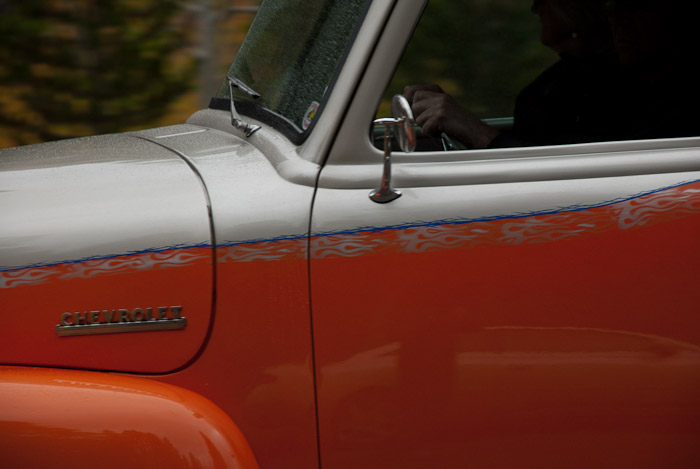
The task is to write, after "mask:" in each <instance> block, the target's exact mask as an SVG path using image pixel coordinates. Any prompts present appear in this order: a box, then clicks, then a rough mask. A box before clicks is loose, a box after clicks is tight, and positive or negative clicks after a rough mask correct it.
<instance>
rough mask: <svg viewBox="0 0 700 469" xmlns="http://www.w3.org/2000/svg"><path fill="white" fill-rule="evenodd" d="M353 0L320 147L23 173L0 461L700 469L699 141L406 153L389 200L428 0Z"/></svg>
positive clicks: (69, 162)
mask: <svg viewBox="0 0 700 469" xmlns="http://www.w3.org/2000/svg"><path fill="white" fill-rule="evenodd" d="M354 3H355V4H358V5H360V6H362V8H361V9H359V10H358V13H357V14H358V15H359V16H358V20H357V23H356V24H355V25H353V28H352V32H353V35H349V36H348V38H347V39H346V40H347V41H348V44H349V45H348V49H347V50H346V51H345V55H344V56H343V60H344V62H340V65H339V66H338V67H339V68H338V70H339V71H338V74H337V75H334V76H335V78H334V81H333V82H332V83H333V86H332V87H329V90H330V91H326V90H325V89H324V90H323V92H324V93H326V92H327V93H330V94H328V95H325V96H321V97H319V98H318V100H317V101H313V102H312V103H311V104H310V107H309V109H313V112H312V113H311V114H309V113H307V115H305V116H301V115H300V116H299V122H298V130H299V131H300V132H302V130H301V129H302V128H303V132H302V133H304V135H305V137H304V138H305V139H306V140H305V141H304V143H302V144H299V143H295V142H294V141H292V140H293V139H287V138H285V134H283V133H281V131H280V130H279V128H278V127H276V126H275V125H274V124H271V123H270V122H268V121H266V120H265V119H264V118H261V117H260V116H259V115H252V114H251V115H252V117H245V109H244V111H241V113H242V114H244V118H246V119H249V120H250V121H251V122H254V123H255V124H257V125H260V126H261V129H260V130H259V131H256V133H254V134H252V136H249V137H246V136H245V135H244V134H243V132H241V130H240V129H239V128H236V127H232V126H231V118H232V114H233V113H232V112H231V111H229V110H219V109H216V108H212V109H208V110H204V111H200V112H199V113H197V114H195V115H194V116H192V117H191V118H190V119H189V120H188V122H187V123H186V124H183V125H179V126H173V127H166V128H161V129H153V130H149V131H141V132H132V133H128V134H122V135H119V136H101V137H96V138H89V139H81V140H72V141H65V142H56V143H51V144H45V145H39V146H32V147H24V148H18V149H12V150H6V151H4V152H2V155H0V208H2V214H3V216H4V217H5V221H4V222H3V223H1V225H2V226H1V227H0V243H3V244H2V246H1V249H2V250H0V254H1V255H2V257H0V260H2V262H0V266H2V269H1V270H0V312H1V313H2V325H3V331H4V337H3V340H2V341H1V342H0V363H2V364H3V365H4V366H2V367H0V402H1V404H0V465H2V467H30V466H31V467H42V466H43V467H80V466H85V467H88V466H89V467H93V466H96V465H101V466H105V467H126V466H131V467H151V466H155V465H158V466H162V467H238V468H241V469H243V468H254V467H258V465H259V467H263V468H267V467H293V468H318V467H323V468H324V469H340V468H357V467H363V468H375V467H376V468H389V467H397V468H398V467H451V466H452V467H453V466H457V467H486V468H501V467H503V468H505V467H539V468H543V467H581V468H588V467H610V468H613V467H614V468H620V467H634V468H642V467H689V468H690V467H698V465H700V445H699V444H698V442H699V441H700V314H699V313H700V309H699V308H700V306H699V305H700V288H698V284H697V281H698V278H700V247H699V246H700V245H699V244H698V239H700V159H699V156H698V155H699V153H698V151H700V150H698V148H700V139H698V138H685V139H667V140H660V141H655V142H654V141H652V142H611V143H606V144H596V143H593V144H580V145H569V146H560V147H551V148H528V149H506V150H493V151H492V150H484V151H480V152H479V151H457V152H454V153H452V152H450V153H449V154H445V153H439V152H426V153H424V154H414V155H410V156H408V155H400V156H399V154H398V153H397V154H396V156H397V158H395V159H394V162H393V165H394V166H393V168H394V175H395V179H394V181H393V182H394V183H395V184H396V185H398V186H399V187H400V188H401V190H402V192H403V195H402V196H401V198H399V199H397V200H395V201H393V202H390V203H387V204H382V205H380V204H376V203H374V202H373V201H372V200H370V198H369V197H368V194H369V193H370V190H371V189H373V188H376V185H377V184H378V182H379V179H380V175H381V170H382V165H381V160H382V153H381V151H380V150H378V149H376V148H374V146H373V145H372V142H371V141H370V140H369V139H368V138H367V125H369V122H370V121H371V119H372V113H373V112H374V109H375V107H376V102H377V101H378V97H379V95H380V94H381V90H378V89H377V88H378V87H377V86H376V83H377V80H380V82H386V81H388V79H389V78H390V75H391V71H392V70H393V65H394V64H395V63H396V61H397V60H398V56H399V55H400V49H401V48H400V47H398V49H397V44H399V45H403V44H404V43H405V42H406V41H407V40H408V35H409V33H410V29H411V28H407V27H406V24H410V25H412V24H413V23H414V22H415V21H417V19H418V17H419V16H420V13H421V11H422V8H423V2H421V1H403V0H401V1H397V2H393V1H392V2H368V3H367V5H364V2H357V1H355V2H354ZM270 8H274V7H273V6H270ZM262 24H263V20H261V21H260V22H259V23H258V27H262ZM253 28H256V25H255V24H254V25H253ZM353 40H354V42H353ZM221 98H225V96H221ZM224 101H225V100H224ZM319 102H320V103H321V104H320V105H319ZM226 103H227V101H226ZM226 103H225V104H226ZM314 103H315V104H314ZM226 105H228V104H226ZM317 110H318V112H316V111H317ZM302 114H303V112H302ZM239 117H240V116H239ZM302 117H303V120H302ZM312 121H313V123H312V125H309V122H312ZM305 125H306V126H307V127H308V128H306V127H304V126H305ZM329 136H332V138H331V137H329ZM348 142H351V143H353V144H348ZM489 152H491V153H489ZM46 155H50V158H48V157H47V156H46ZM86 155H87V156H86ZM402 157H403V158H404V159H401V158H402ZM47 158H48V159H47Z"/></svg>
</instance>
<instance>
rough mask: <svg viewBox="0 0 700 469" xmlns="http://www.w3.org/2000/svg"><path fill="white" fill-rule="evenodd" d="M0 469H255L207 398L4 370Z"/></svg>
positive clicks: (0, 373)
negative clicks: (142, 468) (60, 468)
mask: <svg viewBox="0 0 700 469" xmlns="http://www.w3.org/2000/svg"><path fill="white" fill-rule="evenodd" d="M0 466H1V467H4V468H20V467H22V468H24V467H72V468H76V467H91V468H92V467H99V468H100V469H105V468H112V467H114V468H132V469H133V468H139V467H167V468H194V467H196V468H205V467H206V468H210V467H215V468H239V469H249V468H257V467H258V466H257V463H256V462H255V458H254V456H253V453H252V452H251V450H250V447H249V446H248V443H247V442H246V440H245V437H244V436H243V434H242V433H241V431H240V430H239V429H238V427H237V426H236V425H235V423H234V422H233V421H232V420H231V419H230V418H229V417H228V415H226V414H225V413H224V412H223V411H222V410H221V409H219V408H218V407H217V406H216V405H215V404H213V403H212V402H211V401H209V400H208V399H206V398H204V397H203V396H201V395H199V394H196V393H193V392H191V391H188V390H186V389H183V388H179V387H177V386H172V385H169V384H165V383H159V382H155V381H151V380H148V379H142V378H134V377H126V376H120V375H114V374H108V373H98V372H90V371H72V370H56V369H42V368H24V367H0Z"/></svg>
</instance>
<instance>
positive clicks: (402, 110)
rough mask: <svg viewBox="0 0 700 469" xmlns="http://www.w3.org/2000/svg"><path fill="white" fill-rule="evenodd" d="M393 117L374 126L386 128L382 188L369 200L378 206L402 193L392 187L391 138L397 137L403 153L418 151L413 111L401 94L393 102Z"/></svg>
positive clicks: (380, 120) (371, 193) (371, 194)
mask: <svg viewBox="0 0 700 469" xmlns="http://www.w3.org/2000/svg"><path fill="white" fill-rule="evenodd" d="M391 114H392V116H393V117H384V118H381V119H376V120H375V121H374V125H383V126H384V170H383V173H382V182H381V186H380V187H379V188H378V189H374V190H373V191H372V192H370V194H369V198H370V199H372V201H374V202H376V203H378V204H385V203H387V202H391V201H392V200H395V199H398V198H399V197H401V191H399V190H396V189H393V188H392V187H391V136H392V133H393V134H394V135H395V137H396V140H397V141H398V142H399V147H400V148H401V150H402V151H404V152H406V153H410V152H412V151H413V150H415V149H416V126H415V123H414V121H413V111H411V106H410V105H409V104H408V100H407V99H406V98H405V97H404V96H403V95H400V94H397V95H394V98H393V99H392V100H391Z"/></svg>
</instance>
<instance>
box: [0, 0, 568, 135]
mask: <svg viewBox="0 0 700 469" xmlns="http://www.w3.org/2000/svg"><path fill="white" fill-rule="evenodd" d="M309 1H320V0H309ZM260 3H261V1H260V0H179V1H176V0H0V148H5V147H10V146H15V145H23V144H29V143H38V142H43V141H49V140H57V139H62V138H70V137H78V136H86V135H95V134H103V133H112V132H121V131H127V130H136V129H142V128H149V127H155V126H161V125H168V124H174V123H181V122H184V121H185V119H187V117H188V116H189V115H190V114H192V113H193V112H194V111H196V110H197V109H201V108H204V107H206V106H207V105H208V104H209V100H210V98H211V97H212V96H214V95H215V94H216V91H217V89H218V87H219V85H220V84H221V83H222V81H223V77H224V76H225V74H226V71H227V69H228V66H229V65H230V63H231V61H232V60H233V58H234V57H235V55H236V51H237V50H238V48H239V46H240V43H241V42H242V40H243V38H244V36H245V33H246V31H247V29H248V27H249V25H250V23H251V21H252V19H253V16H254V13H255V11H256V10H257V7H258V6H259V4H260ZM531 3H532V2H531V0H431V1H430V3H429V6H428V7H427V9H426V12H425V14H424V17H423V20H421V24H420V25H419V26H418V28H417V29H416V31H415V33H414V37H413V39H412V41H411V44H410V45H409V47H408V49H407V50H406V52H405V54H404V57H403V59H402V62H401V65H400V66H399V68H398V70H397V72H396V75H395V77H394V80H393V81H392V83H391V85H390V86H389V88H388V90H387V92H386V95H385V99H384V101H383V102H382V105H381V106H380V108H379V112H378V114H379V115H388V114H389V111H388V109H389V106H388V102H389V100H390V98H391V96H392V95H393V94H394V93H397V92H401V91H402V90H403V87H404V86H405V85H407V84H412V83H438V84H440V85H441V86H442V87H443V89H445V90H446V91H448V92H450V93H451V94H453V95H454V96H455V97H456V98H457V99H458V101H460V103H461V104H462V105H463V106H465V107H467V108H469V109H471V110H472V111H473V112H475V113H476V114H477V115H479V116H481V117H503V116H509V115H511V114H512V105H513V101H514V99H515V96H516V95H517V92H518V91H519V90H520V89H522V88H523V87H524V86H525V85H526V84H527V83H529V82H530V81H531V80H532V79H534V78H535V77H536V76H537V75H538V74H539V73H540V72H541V71H542V70H544V69H545V68H546V67H547V66H548V65H549V64H551V63H552V62H553V61H554V60H556V56H555V55H554V53H553V52H551V51H550V50H548V49H547V48H545V47H544V46H542V45H541V44H540V42H539V21H538V20H537V17H536V16H535V15H533V14H532V13H531V12H530V7H531Z"/></svg>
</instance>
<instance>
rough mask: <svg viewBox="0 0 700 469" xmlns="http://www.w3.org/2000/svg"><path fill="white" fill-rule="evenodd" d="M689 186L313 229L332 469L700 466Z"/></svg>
mask: <svg viewBox="0 0 700 469" xmlns="http://www.w3.org/2000/svg"><path fill="white" fill-rule="evenodd" d="M696 187H697V184H696V185H695V186H693V187H687V186H686V187H683V188H682V189H680V190H682V191H687V189H695V188H696ZM678 190H679V189H672V190H670V191H669V192H666V193H658V194H650V195H648V196H644V197H641V198H636V199H632V200H631V201H627V202H621V203H618V204H612V205H609V206H604V207H597V208H590V209H586V210H582V211H570V212H564V213H556V214H542V215H533V216H530V217H527V216H524V217H520V218H509V219H498V220H493V221H479V222H476V223H471V224H470V223H467V224H463V225H447V224H446V225H439V226H433V227H425V228H424V229H423V228H421V227H409V228H406V229H397V230H387V231H381V230H377V231H374V232H360V233H357V234H348V235H338V236H337V239H336V240H335V241H336V242H334V243H331V242H330V241H329V240H328V239H318V240H314V242H313V248H312V249H313V251H312V252H314V253H315V255H316V257H315V258H314V259H313V261H312V267H311V282H312V287H313V288H312V295H313V296H312V304H313V312H314V339H315V350H316V363H317V373H318V402H319V409H318V412H319V430H320V439H321V440H320V441H321V457H322V465H323V467H332V468H345V467H348V468H350V467H383V468H385V467H455V466H456V467H489V468H500V467H504V468H505V467H513V466H516V467H517V466H519V465H527V466H528V467H581V468H588V467H615V468H618V467H635V468H640V467H697V466H698V465H700V446H698V444H697V442H698V441H700V314H699V313H700V309H699V306H698V305H700V288H698V286H697V279H698V278H700V249H698V242H697V240H698V239H700V215H698V213H699V212H700V210H698V204H697V197H696V196H695V192H692V191H690V192H686V193H685V194H680V196H678V194H674V192H676V191H678ZM686 196H687V197H686ZM684 197H685V198H684ZM669 201H676V202H678V203H676V204H674V203H670V202H669ZM625 208H629V209H630V210H629V211H628V212H625V210H623V209H625ZM627 213H629V214H631V215H630V216H629V217H627V216H626V214H627ZM625 220H632V221H633V223H622V221H625ZM618 221H620V223H618ZM514 234H517V236H514ZM360 240H361V243H362V245H363V246H365V247H367V250H366V252H364V253H362V255H356V256H353V255H348V251H347V250H343V249H341V248H342V247H343V243H346V242H347V243H348V245H353V246H356V245H357V244H358V241H360ZM352 241H354V242H355V243H354V244H352V243H351V242H352ZM357 249H358V250H360V248H357Z"/></svg>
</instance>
